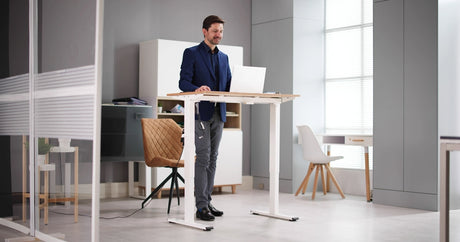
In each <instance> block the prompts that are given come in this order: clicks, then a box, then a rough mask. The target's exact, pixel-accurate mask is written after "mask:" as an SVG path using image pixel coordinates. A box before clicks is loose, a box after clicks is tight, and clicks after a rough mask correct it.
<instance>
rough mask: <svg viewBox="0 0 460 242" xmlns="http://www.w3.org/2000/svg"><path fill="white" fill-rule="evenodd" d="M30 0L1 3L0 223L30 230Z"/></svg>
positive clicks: (25, 230) (22, 229) (21, 234)
mask: <svg viewBox="0 0 460 242" xmlns="http://www.w3.org/2000/svg"><path fill="white" fill-rule="evenodd" d="M28 7H29V6H28V0H17V1H16V0H14V1H13V0H9V1H1V3H0V117H1V118H0V163H1V168H2V169H0V207H1V209H0V224H2V225H5V226H7V227H11V228H14V229H16V230H18V231H17V235H16V236H18V237H19V236H23V233H28V232H29V221H30V220H29V216H30V213H29V211H30V207H29V204H30V203H29V202H30V200H29V196H30V189H29V181H30V179H29V172H28V171H29V167H28V160H29V159H28V155H29V152H28V150H29V146H28V139H29V74H28V71H29V59H28V57H29V51H28V50H29V25H28V15H29V12H28Z"/></svg>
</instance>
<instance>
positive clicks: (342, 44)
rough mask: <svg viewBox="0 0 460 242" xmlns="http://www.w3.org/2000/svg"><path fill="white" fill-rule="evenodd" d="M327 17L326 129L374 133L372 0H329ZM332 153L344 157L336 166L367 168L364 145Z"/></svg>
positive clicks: (334, 147) (339, 149) (336, 147)
mask: <svg viewBox="0 0 460 242" xmlns="http://www.w3.org/2000/svg"><path fill="white" fill-rule="evenodd" d="M325 18H326V23H325V26H326V27H325V46H326V47H325V50H326V53H325V66H326V68H325V70H326V73H325V77H326V78H325V109H326V112H325V113H326V114H325V115H326V117H325V120H326V124H325V126H326V131H327V132H330V133H333V132H339V133H372V105H373V104H372V101H373V100H372V99H373V93H372V89H373V87H372V81H373V61H372V60H373V51H372V46H373V45H372V41H373V39H372V38H373V26H372V0H326V14H325ZM331 153H332V155H342V156H344V157H345V158H344V159H343V160H342V161H341V162H335V163H332V165H333V166H334V167H342V168H356V169H364V161H363V160H364V155H363V149H362V147H353V146H333V147H332V148H331ZM369 155H370V159H371V160H372V149H370V154H369ZM370 163H371V168H372V162H370Z"/></svg>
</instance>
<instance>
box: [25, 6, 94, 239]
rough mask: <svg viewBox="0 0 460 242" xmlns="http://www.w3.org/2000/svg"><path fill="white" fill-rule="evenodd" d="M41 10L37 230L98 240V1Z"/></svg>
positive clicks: (37, 81)
mask: <svg viewBox="0 0 460 242" xmlns="http://www.w3.org/2000/svg"><path fill="white" fill-rule="evenodd" d="M37 6H38V18H37V19H38V22H37V23H38V33H37V36H38V44H37V46H38V47H37V49H38V56H37V62H38V65H37V67H38V68H37V69H38V73H37V74H36V75H35V78H34V93H33V94H34V95H33V97H34V102H33V110H34V135H35V137H40V138H38V139H37V140H38V142H37V144H38V145H39V146H44V147H45V149H43V150H42V151H40V153H41V154H43V155H39V156H43V157H44V158H43V161H42V160H39V161H37V162H36V170H35V171H36V174H35V177H36V190H37V194H39V195H38V196H37V203H36V204H35V205H36V208H35V209H36V214H37V215H38V214H40V217H39V218H36V230H37V231H39V232H41V233H39V235H40V236H45V237H46V236H52V237H57V238H60V239H64V240H66V241H91V226H90V225H91V213H92V208H91V199H92V182H93V181H92V173H93V172H92V169H93V167H92V162H93V152H94V151H93V138H94V137H93V136H94V129H95V128H94V127H93V126H94V123H95V122H94V113H95V105H94V103H95V96H96V93H97V88H96V87H97V85H96V75H95V67H94V56H95V53H94V50H95V47H94V46H95V24H96V21H95V17H96V1H94V0H79V1H73V0H39V1H38V5H37ZM42 141H43V142H42ZM38 148H40V147H38ZM39 238H40V237H39ZM45 240H46V238H45Z"/></svg>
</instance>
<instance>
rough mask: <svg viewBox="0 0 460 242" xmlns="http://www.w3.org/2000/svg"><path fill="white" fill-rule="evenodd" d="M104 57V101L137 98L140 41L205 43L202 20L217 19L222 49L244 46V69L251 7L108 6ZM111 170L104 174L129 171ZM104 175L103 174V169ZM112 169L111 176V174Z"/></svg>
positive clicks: (177, 2)
mask: <svg viewBox="0 0 460 242" xmlns="http://www.w3.org/2000/svg"><path fill="white" fill-rule="evenodd" d="M104 11H105V13H104V56H103V58H104V59H103V75H102V79H103V83H102V101H103V102H104V103H109V102H111V100H112V99H113V98H119V97H131V96H137V95H138V88H139V87H138V86H139V85H138V80H139V47H138V44H139V42H141V41H145V40H150V39H158V38H160V39H170V40H182V41H191V42H200V41H202V40H203V35H202V32H201V24H202V22H203V19H204V18H205V17H206V16H208V15H210V14H216V15H219V16H221V17H222V18H223V19H224V20H225V21H226V23H225V27H224V37H223V40H222V44H225V45H237V46H243V49H244V56H243V63H244V64H245V65H250V63H251V58H250V56H251V24H250V23H251V1H247V0H215V1H208V0H197V1H188V0H169V1H162V0H130V1H126V0H110V1H105V7H104ZM249 120H250V107H248V106H246V105H243V110H242V129H243V133H245V134H249V133H250V122H249ZM243 147H244V148H243V175H250V148H249V147H250V140H249V135H244V138H243ZM126 166H127V165H126V164H122V163H120V164H112V166H111V168H104V169H105V172H106V173H107V174H109V173H110V172H112V171H113V172H115V170H125V169H127V168H126ZM101 169H103V168H101ZM108 169H110V170H111V171H110V170H108Z"/></svg>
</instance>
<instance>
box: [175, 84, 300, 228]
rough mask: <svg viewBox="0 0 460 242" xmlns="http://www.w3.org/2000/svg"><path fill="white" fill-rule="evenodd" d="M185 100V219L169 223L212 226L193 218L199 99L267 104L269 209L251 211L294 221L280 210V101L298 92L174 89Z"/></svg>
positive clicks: (178, 96)
mask: <svg viewBox="0 0 460 242" xmlns="http://www.w3.org/2000/svg"><path fill="white" fill-rule="evenodd" d="M168 96H175V97H177V98H181V99H183V100H184V106H185V116H184V132H185V134H184V136H185V146H184V158H185V167H184V169H185V207H184V220H181V219H180V220H179V219H175V218H170V219H169V220H168V221H169V222H170V223H177V224H182V225H186V226H190V227H194V228H198V229H202V230H211V229H213V227H212V226H209V225H203V224H199V223H196V222H195V221H194V217H193V215H194V211H195V199H194V190H195V184H194V176H195V166H194V160H195V159H194V150H195V139H194V137H195V103H197V102H200V101H211V102H226V103H243V104H270V209H269V211H268V212H264V211H255V210H252V211H251V213H253V214H256V215H264V216H268V217H273V218H279V219H285V220H290V221H296V220H297V219H298V218H297V217H292V216H286V215H281V214H279V206H278V205H279V167H280V164H279V163H280V142H279V137H280V104H281V103H283V102H287V101H291V100H293V99H294V98H295V97H298V96H299V95H287V94H261V93H231V92H214V91H211V92H185V93H173V94H168Z"/></svg>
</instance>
